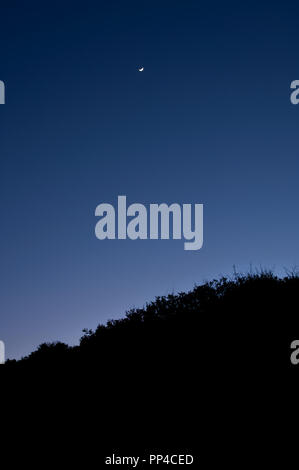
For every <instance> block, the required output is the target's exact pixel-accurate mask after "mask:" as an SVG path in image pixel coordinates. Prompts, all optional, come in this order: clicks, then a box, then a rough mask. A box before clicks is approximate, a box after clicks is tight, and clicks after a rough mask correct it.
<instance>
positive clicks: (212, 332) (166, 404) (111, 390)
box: [1, 272, 299, 468]
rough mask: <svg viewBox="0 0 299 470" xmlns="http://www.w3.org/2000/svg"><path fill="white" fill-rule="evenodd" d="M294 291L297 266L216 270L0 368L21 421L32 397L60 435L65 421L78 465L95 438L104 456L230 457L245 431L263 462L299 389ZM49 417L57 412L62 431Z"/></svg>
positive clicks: (245, 442)
mask: <svg viewBox="0 0 299 470" xmlns="http://www.w3.org/2000/svg"><path fill="white" fill-rule="evenodd" d="M298 300H299V277H298V276H297V275H289V276H286V277H285V278H283V279H281V278H278V277H276V276H274V275H273V274H272V273H267V272H263V273H260V274H249V275H244V276H242V275H236V276H234V277H233V278H231V279H230V278H221V279H219V280H213V281H211V282H207V283H205V284H203V285H200V286H197V287H195V288H194V289H193V290H192V291H190V292H187V293H180V294H178V295H169V296H167V297H157V298H156V299H155V301H153V302H151V303H149V304H148V305H146V306H145V307H144V308H142V309H132V310H130V311H129V312H127V314H126V315H125V317H124V318H122V319H120V320H111V321H109V322H108V323H107V324H106V325H99V326H98V327H97V329H96V330H95V331H91V330H85V331H84V335H83V336H82V338H81V340H80V344H79V346H76V347H69V346H67V345H66V344H63V343H51V344H42V345H40V346H39V348H38V349H37V350H36V351H34V352H32V353H31V354H30V355H29V356H28V357H26V358H23V359H22V360H21V361H7V364H6V365H5V366H4V367H3V368H2V369H1V372H2V373H3V374H4V375H5V373H7V374H8V375H9V377H10V379H9V380H11V377H12V376H13V377H14V380H17V382H18V384H17V386H14V387H15V390H16V391H17V392H18V398H17V400H15V403H17V404H19V402H20V400H21V401H22V402H23V405H25V407H28V410H29V411H28V413H29V415H28V416H27V418H26V419H27V420H30V419H31V411H30V410H32V409H33V408H32V405H30V406H29V405H28V403H32V402H35V401H36V400H40V401H42V406H41V408H40V410H41V413H42V420H43V423H45V422H46V423H52V424H53V432H54V434H55V435H56V436H57V435H59V436H60V435H61V437H60V439H61V442H63V439H64V435H65V432H66V431H65V426H66V423H67V424H68V428H67V429H68V435H71V436H72V438H73V440H74V442H77V450H78V452H81V454H83V457H82V459H83V460H82V461H83V462H84V464H85V465H86V463H87V462H88V463H90V462H89V457H91V456H93V457H94V455H95V456H97V452H98V451H97V449H98V448H99V446H100V449H101V451H102V452H104V455H107V453H108V449H111V452H113V451H114V450H115V449H118V450H119V449H121V448H123V449H124V455H130V449H133V448H134V449H136V448H137V447H138V448H139V449H142V452H143V451H144V449H148V450H149V449H152V450H154V451H155V452H157V450H158V449H159V448H162V449H163V448H164V449H165V448H166V446H167V449H170V448H172V449H174V450H175V451H176V452H177V451H178V450H183V449H185V450H186V451H190V450H192V449H193V451H194V452H198V453H200V454H201V455H206V456H207V458H208V459H209V461H210V459H211V458H214V457H216V456H217V455H218V454H219V455H220V454H221V452H222V453H225V452H227V454H228V457H229V458H230V455H231V454H230V452H231V448H230V445H231V443H232V442H233V445H234V446H235V447H238V449H239V450H240V449H242V448H243V447H244V449H245V448H247V449H248V448H251V445H252V439H253V436H254V446H255V450H256V449H259V448H261V450H262V451H263V453H264V455H265V460H264V462H265V463H266V461H267V452H268V450H267V447H266V444H265V440H264V437H265V435H267V436H268V437H269V442H270V444H271V446H274V445H275V442H276V441H277V439H278V436H279V433H280V432H281V430H283V429H286V426H287V422H286V418H287V417H288V416H289V415H290V413H292V412H293V411H292V405H293V401H292V400H290V402H289V401H288V397H289V394H290V391H292V390H298V388H297V387H298V380H297V377H298V374H299V365H298V369H297V368H296V366H293V365H292V364H291V362H290V354H291V351H290V344H291V342H292V341H293V340H294V339H297V338H299V313H298V311H299V309H298ZM6 383H9V381H7V382H6ZM19 390H21V393H20V392H19ZM57 402H58V403H59V406H58V407H57ZM54 403H55V404H54ZM277 403H283V406H280V407H278V406H277ZM58 414H59V417H58V418H57V415H58ZM53 416H56V419H57V420H59V421H60V420H61V416H63V417H64V418H63V422H64V425H63V426H62V427H61V430H60V429H57V426H56V425H55V420H54V421H53ZM278 420H279V424H278ZM71 423H72V424H71ZM228 423H229V426H228ZM37 429H38V426H37ZM51 429H52V428H51ZM95 429H96V430H95ZM270 444H269V445H270ZM267 445H268V444H267ZM215 449H216V450H217V452H218V454H217V452H216V453H215ZM271 451H272V447H271V448H269V452H271ZM72 455H73V451H72ZM223 455H224V454H223ZM86 468H87V467H86Z"/></svg>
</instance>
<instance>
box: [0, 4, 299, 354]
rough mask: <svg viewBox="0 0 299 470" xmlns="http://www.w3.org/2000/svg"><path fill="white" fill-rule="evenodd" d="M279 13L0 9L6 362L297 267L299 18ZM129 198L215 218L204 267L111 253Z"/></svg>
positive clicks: (176, 252) (131, 7)
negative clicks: (228, 279)
mask: <svg viewBox="0 0 299 470" xmlns="http://www.w3.org/2000/svg"><path fill="white" fill-rule="evenodd" d="M279 3H280V5H279V6H278V2H274V4H273V2H254V1H252V2H239V1H238V2H237V1H236V2H230V1H227V2H220V1H219V2H217V1H216V2H212V3H211V2H201V1H192V0H189V1H188V2H186V1H174V0H172V1H171V2H170V1H163V0H160V1H150V2H149V1H144V2H140V1H138V2H135V1H113V2H112V1H96V2H91V1H89V0H87V1H85V2H74V1H72V2H66V1H62V2H56V1H52V2H33V1H31V0H29V1H27V2H21V1H11V2H6V5H4V6H3V5H1V29H0V43H1V56H0V79H1V80H3V81H4V82H5V84H6V105H4V106H1V107H0V132H1V138H0V178H1V181H0V191H1V202H0V204H1V232H0V250H1V252H0V255H1V265H0V266H1V268H0V269H1V312H0V315H1V317H0V319H1V329H0V339H2V340H4V341H5V342H6V347H7V355H8V357H20V356H21V355H24V354H28V353H29V352H31V351H32V350H33V349H34V348H35V347H36V346H37V345H38V344H40V343H41V342H43V341H53V340H61V341H66V342H68V343H70V344H74V343H76V342H78V339H79V337H80V334H81V330H82V328H84V327H88V328H95V327H96V326H97V324H98V323H99V322H105V321H106V320H107V319H108V318H116V317H119V316H122V315H123V314H124V312H125V310H126V309H128V308H130V307H133V306H142V305H143V304H144V303H145V302H146V301H150V300H152V299H153V298H154V297H155V296H156V295H164V294H167V293H170V292H177V291H182V290H185V289H189V288H192V287H193V285H194V283H200V282H202V281H203V280H207V279H211V278H212V277H215V276H218V275H219V274H227V273H231V272H232V267H233V265H234V264H235V265H236V266H237V268H239V269H240V270H246V269H248V268H249V266H250V264H252V265H253V266H254V267H255V266H256V267H259V266H263V267H267V268H274V269H275V270H276V272H278V273H282V272H283V269H284V268H285V267H287V268H291V267H293V266H295V265H298V264H299V253H298V241H299V223H298V192H299V190H298V172H299V160H298V131H299V106H298V107H296V106H293V105H291V103H290V99H289V96H290V90H289V87H290V82H291V81H292V80H295V79H299V56H298V39H299V38H298V35H299V33H298V31H299V24H298V23H299V6H298V4H297V5H296V3H295V2H288V1H286V2H279ZM139 65H143V66H144V67H145V70H144V72H143V73H139V72H138V71H137V67H138V66H139ZM121 194H125V195H127V198H128V203H133V202H140V203H143V204H148V203H161V202H166V203H172V202H178V203H180V204H182V203H196V202H197V203H203V204H204V205H205V206H204V223H205V226H204V247H203V249H202V250H200V251H199V252H192V251H189V252H187V251H184V249H183V241H150V240H149V241H130V240H127V241H122V240H120V241H105V242H101V241H99V240H97V239H96V237H95V235H94V227H95V223H96V219H95V217H94V211H95V208H96V206H97V205H98V204H100V203H101V202H109V203H113V204H116V200H117V196H118V195H121ZM240 313H241V312H240Z"/></svg>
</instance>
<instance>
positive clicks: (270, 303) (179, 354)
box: [6, 272, 299, 374]
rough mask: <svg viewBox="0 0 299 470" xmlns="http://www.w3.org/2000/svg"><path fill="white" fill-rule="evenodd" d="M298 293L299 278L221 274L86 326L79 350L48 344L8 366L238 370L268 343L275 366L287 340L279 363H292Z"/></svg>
mask: <svg viewBox="0 0 299 470" xmlns="http://www.w3.org/2000/svg"><path fill="white" fill-rule="evenodd" d="M298 293H299V277H298V276H297V275H296V274H291V275H287V276H286V277H284V278H279V277H277V276H275V275H274V274H273V273H271V272H261V273H257V274H246V275H240V274H235V275H234V276H233V277H232V278H228V277H222V278H220V279H219V280H213V281H211V282H206V283H205V284H203V285H200V286H196V287H195V288H194V289H193V290H192V291H190V292H187V293H179V294H177V295H168V296H166V297H157V298H156V299H155V300H154V301H153V302H151V303H149V304H147V305H146V306H145V307H144V308H139V309H136V308H134V309H131V310H129V311H128V312H127V313H126V315H125V317H124V318H121V319H118V320H110V321H108V322H107V324H106V325H102V324H100V325H99V326H98V327H97V329H96V330H95V331H92V330H89V329H85V330H83V333H84V335H83V336H82V337H81V339H80V344H79V346H74V347H70V346H68V345H66V344H64V343H61V342H56V343H44V344H41V345H40V346H39V348H38V349H37V350H36V351H34V352H32V353H31V354H30V355H29V356H27V357H24V358H23V359H22V360H20V361H17V362H16V361H7V364H6V367H12V366H22V367H26V366H27V365H28V366H29V365H41V364H42V365H43V366H46V365H51V364H54V365H55V366H57V365H58V364H59V365H63V364H69V365H71V364H76V365H77V366H78V364H81V365H82V364H83V365H84V364H85V365H88V364H91V363H92V364H93V365H95V364H98V365H99V367H100V369H101V370H103V369H105V368H107V367H108V368H111V366H114V367H115V368H118V369H120V370H121V371H123V370H124V368H126V367H127V366H128V367H132V366H134V365H136V366H138V365H139V364H142V369H144V367H145V366H146V367H151V366H152V365H156V366H157V365H159V369H161V368H162V367H163V365H164V366H165V367H169V366H171V365H173V366H174V367H175V368H178V367H180V365H181V366H182V367H187V368H188V366H189V365H190V364H193V365H194V364H196V365H197V366H198V367H200V366H201V367H203V366H204V365H205V364H207V363H209V362H210V360H211V359H212V358H213V360H214V361H215V364H214V365H215V366H216V365H217V364H219V363H225V362H226V363H227V362H228V360H229V361H230V366H231V365H232V364H233V363H235V362H238V360H239V359H240V357H243V358H244V360H245V359H246V358H247V357H249V356H252V357H254V355H255V352H256V348H257V347H258V345H259V346H262V344H261V343H263V344H264V345H265V346H266V348H265V349H266V350H267V351H268V354H267V356H261V357H260V358H259V360H260V362H261V363H263V362H265V363H268V364H269V363H270V362H272V360H271V361H270V359H269V355H271V356H272V357H273V354H274V352H273V349H274V348H273V346H274V344H273V342H274V340H275V341H278V344H277V343H276V347H279V346H280V347H281V346H282V345H281V344H280V342H281V341H283V342H284V341H287V343H286V344H284V345H285V346H286V348H285V349H284V354H282V356H280V357H279V358H276V359H277V360H279V362H281V361H286V362H285V363H286V364H288V363H289V348H288V342H289V341H290V340H292V339H295V337H296V335H297V333H298V334H299V329H298V326H299V322H298V313H297V312H298ZM273 335H274V336H273ZM276 335H278V336H277V339H276ZM216 339H217V341H218V345H217V342H215V340H216ZM219 341H220V343H219ZM220 344H221V347H222V349H221V350H219V345H220ZM217 350H218V352H216V351H217ZM232 351H234V353H235V355H234V357H233V356H230V354H231V352H232ZM155 362H156V363H157V364H155ZM183 363H184V364H183ZM184 370H186V369H184ZM140 374H142V370H140Z"/></svg>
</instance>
